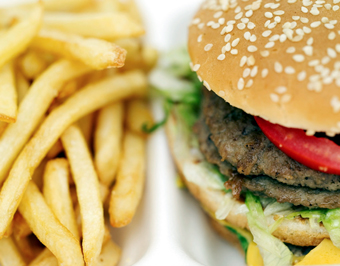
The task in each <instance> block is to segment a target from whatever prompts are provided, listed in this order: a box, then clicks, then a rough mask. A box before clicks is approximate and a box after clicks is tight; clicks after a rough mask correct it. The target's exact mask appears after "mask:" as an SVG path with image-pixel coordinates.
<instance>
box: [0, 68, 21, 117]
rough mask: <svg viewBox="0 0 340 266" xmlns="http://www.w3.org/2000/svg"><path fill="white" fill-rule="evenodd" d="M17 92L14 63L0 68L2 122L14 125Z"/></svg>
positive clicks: (0, 110) (0, 111)
mask: <svg viewBox="0 0 340 266" xmlns="http://www.w3.org/2000/svg"><path fill="white" fill-rule="evenodd" d="M17 109H18V104H17V90H16V87H15V81H14V69H13V65H12V63H8V64H6V65H4V66H3V67H1V68H0V120H1V121H5V122H7V123H14V122H15V121H16V117H17Z"/></svg>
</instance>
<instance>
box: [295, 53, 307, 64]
mask: <svg viewBox="0 0 340 266" xmlns="http://www.w3.org/2000/svg"><path fill="white" fill-rule="evenodd" d="M293 59H294V61H296V62H303V61H304V60H305V57H304V56H303V55H302V54H296V55H293Z"/></svg>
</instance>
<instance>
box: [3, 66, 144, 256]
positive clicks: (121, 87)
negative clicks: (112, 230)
mask: <svg viewBox="0 0 340 266" xmlns="http://www.w3.org/2000/svg"><path fill="white" fill-rule="evenodd" d="M146 84H147V80H146V77H145V75H144V74H143V73H142V72H141V71H131V72H127V73H125V74H122V75H116V76H114V77H110V78H107V79H105V80H103V81H101V82H97V83H95V84H90V85H88V86H86V87H85V88H84V89H82V90H80V91H79V92H77V93H75V94H74V95H73V96H72V97H70V98H68V100H67V101H66V102H65V103H63V104H62V105H60V106H59V107H58V108H56V109H54V110H53V112H52V113H50V114H49V116H48V117H47V118H46V119H45V121H44V122H43V124H42V125H41V126H40V128H39V129H38V131H37V132H36V133H35V135H34V136H33V137H32V138H31V140H30V141H29V142H28V144H26V146H25V147H24V149H23V150H22V152H21V153H20V154H19V156H18V158H17V159H16V161H15V163H14V164H13V167H12V169H11V171H10V173H9V176H8V178H7V179H6V181H5V182H4V184H3V186H2V189H1V192H0V237H2V236H3V234H4V232H5V230H6V228H7V226H8V225H9V224H10V222H11V220H12V218H13V215H14V213H15V211H16V209H17V207H18V205H19V203H20V200H21V197H22V195H23V193H24V191H25V189H26V187H27V184H28V182H29V180H30V179H31V177H32V173H33V171H34V170H35V168H36V167H37V166H38V165H39V163H40V162H41V161H42V160H43V158H44V157H45V156H46V154H47V152H48V151H49V149H50V148H51V147H52V146H53V144H54V143H55V142H56V141H57V139H58V138H59V137H60V136H61V134H62V133H63V132H64V130H65V129H67V127H68V126H70V125H71V124H72V123H74V122H75V121H77V120H78V119H79V118H80V117H82V116H84V115H87V114H89V113H91V112H93V111H94V110H96V109H98V108H101V107H103V106H105V105H107V104H109V103H110V102H113V101H119V100H122V99H124V98H128V97H133V96H143V95H145V93H146ZM31 89H32V88H31ZM27 98H28V97H26V98H25V99H24V101H25V100H26V99H27ZM6 154H7V155H8V151H6ZM6 157H7V156H6ZM0 158H1V157H0ZM32 231H33V230H32ZM51 251H52V250H51Z"/></svg>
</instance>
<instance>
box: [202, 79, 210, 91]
mask: <svg viewBox="0 0 340 266" xmlns="http://www.w3.org/2000/svg"><path fill="white" fill-rule="evenodd" d="M203 85H204V87H206V88H207V89H208V91H211V88H210V85H209V83H208V82H207V81H203Z"/></svg>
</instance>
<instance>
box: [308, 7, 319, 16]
mask: <svg viewBox="0 0 340 266" xmlns="http://www.w3.org/2000/svg"><path fill="white" fill-rule="evenodd" d="M310 13H311V14H312V15H314V16H317V15H319V14H320V11H319V10H318V9H317V8H316V7H312V9H311V10H310Z"/></svg>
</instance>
